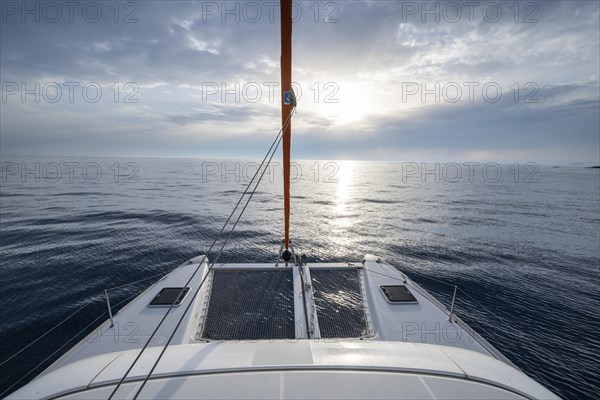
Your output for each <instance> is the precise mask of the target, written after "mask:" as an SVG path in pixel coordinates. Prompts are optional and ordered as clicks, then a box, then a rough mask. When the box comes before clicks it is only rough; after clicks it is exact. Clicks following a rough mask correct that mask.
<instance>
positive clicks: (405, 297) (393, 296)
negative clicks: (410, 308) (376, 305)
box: [379, 285, 418, 303]
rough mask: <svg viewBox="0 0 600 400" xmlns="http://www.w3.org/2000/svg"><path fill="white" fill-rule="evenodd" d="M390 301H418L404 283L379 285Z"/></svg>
mask: <svg viewBox="0 0 600 400" xmlns="http://www.w3.org/2000/svg"><path fill="white" fill-rule="evenodd" d="M379 287H380V288H381V291H382V292H383V294H384V296H385V298H386V299H387V301H389V302H390V303H418V301H417V299H416V298H415V296H413V294H412V293H411V292H410V290H408V288H407V287H406V286H404V285H386V286H379Z"/></svg>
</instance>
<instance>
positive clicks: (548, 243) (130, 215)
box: [0, 157, 600, 399]
mask: <svg viewBox="0 0 600 400" xmlns="http://www.w3.org/2000/svg"><path fill="white" fill-rule="evenodd" d="M223 162H224V161H223ZM223 162H222V161H203V160H194V159H133V158H132V159H127V158H115V159H109V158H45V157H44V158H43V157H20V158H12V157H3V158H2V181H1V190H0V202H1V204H0V212H1V225H0V245H1V262H2V267H1V273H0V283H1V285H0V301H1V304H2V307H1V309H0V313H1V341H0V352H1V356H0V362H4V361H5V360H7V359H8V358H9V357H10V356H11V355H13V354H15V353H16V352H17V351H18V350H19V349H21V348H22V347H24V346H25V345H27V344H28V343H30V342H31V341H32V340H34V339H35V338H37V337H39V336H40V335H42V334H44V333H45V332H46V331H47V330H48V329H50V328H52V327H53V326H55V325H56V324H57V323H59V322H60V321H62V320H63V319H64V318H66V317H67V316H69V315H70V314H71V313H73V312H75V311H76V310H77V309H79V308H80V307H82V306H83V305H85V304H86V303H87V302H89V301H92V302H91V304H89V305H88V306H87V307H85V308H84V309H83V310H82V311H81V312H79V313H77V314H76V315H75V316H74V317H73V318H71V319H70V320H68V321H67V322H66V323H64V324H62V325H60V327H59V328H58V329H56V330H55V331H54V332H52V333H51V334H48V335H47V336H46V337H44V338H43V339H41V340H40V341H39V342H38V343H36V344H35V345H33V346H31V347H30V348H28V349H27V350H25V351H24V352H22V353H20V354H19V355H17V356H16V357H14V358H12V359H10V360H8V361H7V362H5V363H4V364H3V365H1V366H0V392H2V391H4V390H6V389H7V388H9V387H10V386H11V385H12V384H13V383H14V382H16V381H17V380H19V379H21V378H22V377H24V376H25V379H23V380H22V381H21V382H20V383H19V384H18V385H17V386H15V387H13V388H12V389H11V391H12V390H14V389H16V388H17V387H18V386H21V385H22V384H24V383H25V382H26V381H28V380H30V379H31V378H33V377H34V376H35V375H37V374H38V373H39V372H41V371H42V369H43V368H44V367H45V366H47V365H49V363H50V362H51V361H53V360H54V359H56V358H57V357H58V356H60V355H61V354H62V353H63V352H65V351H66V350H67V349H68V348H70V347H71V346H72V345H74V344H75V343H76V341H77V340H79V339H81V338H82V337H83V334H84V333H88V332H91V331H92V330H93V328H94V327H95V326H97V325H99V324H100V323H101V322H102V321H103V320H105V319H106V318H107V316H106V314H104V315H103V313H105V311H106V305H105V303H104V298H103V292H104V289H106V288H111V287H116V286H120V285H123V284H127V283H130V282H133V281H137V280H140V279H144V278H148V277H151V276H153V275H156V274H160V273H166V272H168V271H170V270H171V269H173V268H175V267H177V266H178V265H179V264H181V263H182V262H183V261H185V260H187V259H189V258H191V257H193V256H196V255H198V254H200V253H202V252H204V251H206V250H207V249H208V246H209V245H210V243H211V242H212V240H213V239H214V237H215V235H216V234H217V233H218V231H219V229H220V228H221V226H222V224H223V223H224V221H225V219H226V218H227V216H228V214H229V212H230V211H231V209H232V208H233V206H234V205H235V203H236V202H237V200H238V198H239V196H240V194H241V192H242V191H243V189H244V187H245V185H246V184H247V182H248V180H249V178H250V177H251V174H252V173H253V172H254V169H255V166H256V164H255V163H253V162H242V161H240V162H239V163H237V162H236V161H232V160H228V161H226V162H225V164H223ZM279 163H280V162H279ZM279 165H280V164H279ZM459 168H460V170H459ZM427 171H429V172H428V173H427V174H426V173H425V172H426V171H424V168H423V166H422V165H420V164H413V163H374V162H348V161H346V162H345V161H336V162H326V161H318V162H316V161H304V162H300V163H298V164H296V166H295V168H293V169H292V175H293V177H295V179H294V180H295V182H294V183H293V184H292V195H293V198H292V238H293V241H294V243H295V247H296V250H297V251H300V252H304V253H306V254H307V256H308V260H309V262H310V261H313V262H314V261H320V262H333V261H360V260H362V256H363V255H364V254H365V253H371V254H377V255H380V256H382V257H384V258H386V259H387V260H389V261H390V262H391V263H393V264H395V265H397V266H398V267H400V268H402V270H403V271H404V272H406V273H407V274H408V275H409V276H411V277H412V278H414V279H415V280H416V281H417V282H419V283H420V284H422V285H423V286H424V287H425V288H426V289H428V290H429V291H430V292H432V293H433V294H434V295H435V296H436V297H437V298H438V299H439V300H440V301H442V302H443V303H444V304H446V305H448V304H449V303H450V301H451V295H452V287H451V286H450V285H454V284H456V285H458V287H459V288H460V291H459V292H458V296H457V303H456V306H455V309H456V310H457V313H458V314H459V316H460V317H461V318H463V319H464V320H465V321H466V322H467V323H469V324H470V325H471V326H472V327H473V328H474V329H475V330H476V331H478V332H479V333H480V334H481V335H482V336H484V337H485V338H486V339H488V340H489V341H490V342H491V343H492V344H493V345H494V346H496V347H497V348H498V349H499V350H500V351H502V352H503V353H504V354H505V355H506V356H507V357H508V358H509V359H511V360H512V361H513V362H514V363H515V364H516V365H517V366H518V367H520V368H521V369H523V370H524V371H525V372H526V373H527V374H529V375H530V376H531V377H533V378H534V379H536V380H538V381H539V382H541V383H542V384H544V385H545V386H547V387H548V388H549V389H551V390H553V391H554V392H555V393H557V394H558V395H560V396H562V397H564V398H568V399H583V398H589V399H592V398H600V388H599V385H598V377H599V376H600V361H599V358H598V354H600V335H599V333H598V332H600V320H599V315H598V310H600V304H599V303H600V300H599V292H600V289H599V265H600V170H598V169H585V168H583V167H582V166H571V167H561V168H552V167H551V166H539V167H536V166H535V165H525V164H521V165H508V164H507V165H504V164H503V165H497V164H487V165H486V164H481V165H478V166H471V167H469V166H466V165H464V164H441V165H439V166H436V165H435V164H428V165H427ZM460 173H462V176H461V175H459V174H460ZM281 186H282V183H281V177H280V168H279V167H275V168H273V169H272V170H271V171H270V172H269V173H268V174H267V175H265V178H264V181H263V183H262V184H261V186H260V187H259V191H258V192H257V193H256V194H255V196H254V198H253V201H252V203H251V205H250V206H249V207H248V209H247V211H246V213H245V214H244V218H243V219H242V222H240V225H238V228H237V230H236V232H234V235H233V236H232V239H231V241H230V244H229V245H228V246H227V247H226V249H225V252H224V254H223V255H222V256H221V261H226V262H271V261H274V260H275V257H276V255H275V254H276V252H277V250H278V248H279V243H280V241H281V239H282V235H283V226H282V219H283V218H282V216H283V203H282V195H281V192H282V190H281ZM212 255H213V256H214V254H212ZM151 282H153V280H148V281H146V282H142V283H139V284H135V285H130V286H127V287H125V288H122V289H118V290H114V291H112V292H111V302H112V303H113V304H118V303H119V302H123V304H122V305H124V304H125V303H126V300H128V299H129V298H130V297H131V296H133V295H134V294H136V293H138V292H139V291H140V290H142V289H144V288H145V287H147V286H148V285H149V284H150V283H151ZM122 305H120V306H117V307H116V308H119V307H121V306H122ZM98 317H100V319H97V318H98ZM96 319H97V320H96ZM94 320H96V321H95V322H94ZM88 324H91V325H90V327H88V328H87V329H84V328H85V327H86V326H87V325H88ZM82 329H83V332H81V333H80V334H79V335H77V334H78V332H80V331H81V330H82ZM74 335H77V336H76V337H75V338H73V340H71V341H69V338H72V337H73V336H74ZM61 346H62V347H61ZM33 368H36V369H35V370H34V371H33V372H32V373H31V374H30V375H28V376H26V374H27V373H28V372H29V371H31V370H32V369H33ZM5 394H6V393H5ZM0 397H2V396H0Z"/></svg>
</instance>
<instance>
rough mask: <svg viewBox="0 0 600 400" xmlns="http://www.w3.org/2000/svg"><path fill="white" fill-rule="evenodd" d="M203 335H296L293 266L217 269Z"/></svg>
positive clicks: (235, 337)
mask: <svg viewBox="0 0 600 400" xmlns="http://www.w3.org/2000/svg"><path fill="white" fill-rule="evenodd" d="M213 274H214V275H213V282H212V289H211V293H210V301H209V305H208V314H207V316H206V321H205V324H204V327H203V330H202V336H201V337H202V338H203V339H209V340H271V339H294V338H295V323H294V287H293V281H292V273H291V269H280V270H215V271H214V272H213Z"/></svg>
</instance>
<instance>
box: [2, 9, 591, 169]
mask: <svg viewBox="0 0 600 400" xmlns="http://www.w3.org/2000/svg"><path fill="white" fill-rule="evenodd" d="M15 4H16V3H15ZM19 4H20V3H19ZM35 4H38V7H43V6H42V5H40V4H42V3H31V2H30V3H27V7H34V6H35ZM86 4H87V3H86V2H82V3H81V6H80V7H81V8H80V9H77V10H76V12H75V13H74V18H73V20H72V21H70V20H69V18H68V15H67V13H65V10H63V15H62V18H60V19H59V20H58V21H57V22H49V21H47V19H48V18H45V17H48V15H44V13H43V11H40V15H39V16H40V17H41V19H40V21H39V22H36V21H35V16H34V15H33V16H32V15H28V16H27V18H25V19H23V17H22V15H21V14H18V13H17V14H15V15H13V14H10V13H6V12H5V13H4V14H3V18H4V19H3V21H2V23H1V25H0V29H1V35H0V36H1V37H0V45H1V47H2V52H1V54H0V67H1V80H2V83H3V102H2V104H1V105H2V109H1V111H0V116H1V120H2V122H1V124H0V128H1V137H0V142H1V144H2V153H5V154H10V153H15V154H18V153H36V154H45V153H50V152H55V153H56V152H57V153H58V154H82V155H84V154H90V155H94V154H119V155H128V154H134V153H135V154H137V155H160V156H181V155H186V156H194V155H197V156H214V157H222V156H228V155H231V154H233V153H235V154H238V155H240V156H244V157H258V156H260V155H261V154H262V150H263V149H262V148H261V147H260V145H259V142H260V140H262V139H263V138H265V139H266V138H268V137H273V136H274V135H275V134H276V132H277V130H278V126H279V124H280V112H279V108H278V107H279V105H278V99H279V96H280V92H279V89H278V87H273V86H271V85H273V84H274V83H277V82H279V79H280V77H279V65H278V59H279V51H280V43H279V21H278V9H271V8H270V6H265V5H264V4H266V3H264V4H263V3H261V2H255V3H252V2H250V3H249V2H228V3H227V5H225V3H223V2H191V1H182V2H134V3H132V4H134V5H135V7H134V6H127V7H130V8H125V4H124V3H123V4H120V6H121V8H120V9H119V13H118V15H117V14H115V12H114V10H112V9H109V7H108V6H109V5H110V4H109V3H106V4H105V3H96V4H100V6H101V7H102V18H100V19H99V20H98V21H97V22H93V23H92V22H89V21H88V20H86V18H85V16H84V15H83V14H82V12H81V10H82V9H83V8H85V7H86ZM127 4H129V3H127ZM249 4H250V5H249ZM251 4H254V7H255V8H252V7H253V6H252V5H251ZM269 4H270V3H269ZM296 4H297V9H298V10H300V13H298V11H297V13H296V16H297V17H298V20H297V22H296V23H295V24H294V39H293V40H294V42H293V46H294V61H293V63H294V80H295V81H296V82H297V83H298V85H299V87H300V88H301V90H302V99H301V101H300V103H299V104H300V107H299V109H298V115H297V116H296V117H295V120H294V122H293V126H294V152H295V154H294V156H295V157H300V158H318V157H321V158H337V157H343V158H360V159H364V158H369V157H372V158H381V157H387V158H388V159H396V158H397V156H398V155H400V154H407V155H411V156H417V155H419V156H420V157H423V158H427V159H429V158H428V156H429V155H435V154H438V155H439V156H440V157H441V156H443V157H452V155H455V156H456V157H460V156H465V157H466V156H469V155H473V154H487V155H494V154H496V155H498V157H503V156H504V157H505V156H509V155H511V154H512V155H515V156H517V155H522V154H523V152H527V154H535V156H536V157H538V160H537V161H540V162H543V161H548V162H555V161H558V160H559V159H557V157H559V156H560V154H559V152H557V151H556V149H557V148H560V147H561V146H563V147H564V146H566V145H568V146H569V149H570V150H569V151H566V150H565V156H564V158H565V160H566V159H567V158H569V157H572V155H573V154H578V156H579V158H580V159H583V160H586V161H588V162H596V163H597V162H600V160H598V158H599V157H600V155H599V154H598V147H599V146H600V144H599V140H600V139H599V138H598V129H599V127H598V119H599V113H600V106H599V98H600V95H599V85H598V70H599V67H600V66H599V59H600V54H599V48H600V42H599V32H598V25H599V14H600V12H599V6H598V3H597V2H575V3H573V2H568V1H552V2H522V3H519V4H518V7H516V8H517V9H518V13H516V14H515V10H514V9H515V7H514V4H513V3H512V2H511V3H510V4H511V5H513V8H512V9H511V8H509V7H508V5H509V4H508V3H498V2H480V5H479V6H477V8H476V9H474V10H473V12H472V15H471V14H469V10H467V9H466V8H464V6H463V8H462V9H461V13H462V14H461V17H460V18H458V20H456V21H453V22H449V21H448V20H452V19H453V18H454V19H455V17H456V15H455V14H452V13H451V11H452V10H451V9H449V8H448V5H447V4H448V3H444V2H427V3H422V2H415V3H411V2H381V1H361V2H358V1H356V2H354V1H353V2H329V3H318V7H316V6H315V3H314V2H296ZM457 4H459V5H460V4H462V3H457ZM494 4H495V5H498V4H499V5H500V6H501V7H502V10H501V11H502V15H501V17H500V18H498V20H497V21H490V20H491V19H493V18H495V17H494V15H495V14H493V13H492V11H494V9H493V7H495V6H494ZM256 5H258V7H259V9H260V16H259V15H258V14H257V13H256V11H257V9H256ZM414 5H416V7H417V10H413V9H411V8H407V7H409V6H410V7H412V6H414ZM19 7H21V5H19ZM227 7H229V8H227ZM436 7H438V8H437V11H436ZM40 10H42V8H40ZM427 10H429V11H430V12H429V13H428V12H427ZM431 10H433V12H431ZM444 10H445V11H444ZM484 10H486V11H487V12H488V14H485V11H484ZM4 11H6V10H4ZM490 17H492V18H490ZM88 19H89V18H88ZM126 20H127V21H128V22H131V23H126ZM135 20H137V22H132V21H135ZM326 21H328V22H326ZM536 21H537V22H536ZM36 82H37V83H39V84H40V90H39V92H40V93H39V94H40V96H41V101H40V102H37V103H36V102H35V101H34V97H35V96H34V95H31V94H30V95H27V96H25V101H23V100H22V97H21V93H20V92H19V93H16V94H14V95H10V94H7V91H8V90H9V89H11V88H12V87H10V88H9V87H7V86H5V85H6V84H12V83H15V84H17V85H18V87H19V90H20V89H21V84H25V88H26V89H30V90H31V88H34V87H35V83H36ZM52 82H57V83H58V84H59V85H61V86H62V88H63V97H62V99H61V100H60V101H58V102H56V103H52V102H49V101H48V99H47V97H48V96H45V95H49V94H52V93H54V92H53V91H52V89H50V90H49V91H48V92H44V89H43V88H44V87H46V86H45V85H47V84H50V83H52ZM66 82H67V83H68V82H77V83H79V86H78V87H77V89H76V90H75V92H74V100H73V101H72V102H70V101H69V100H68V96H67V91H66V87H65V86H64V83H66ZM473 82H475V83H477V86H476V90H475V92H474V99H473V101H470V99H468V98H467V97H468V96H467V93H468V85H469V84H471V83H473ZM90 83H94V84H96V85H98V86H99V87H101V89H102V98H101V100H100V101H98V102H88V101H86V99H85V98H84V97H85V95H84V94H83V93H82V87H83V86H84V85H86V84H90ZM115 83H116V84H117V85H116V86H114V85H115ZM127 83H132V84H133V85H130V86H127V87H125V85H126V84H127ZM236 83H238V84H239V89H236ZM207 84H210V85H213V84H215V85H217V86H218V91H217V92H214V91H212V89H213V88H214V86H208V87H207ZM407 84H416V85H417V87H418V89H419V92H418V93H416V94H415V95H410V96H407V92H406V90H407V86H406V85H407ZM486 84H495V85H497V87H499V88H501V90H502V97H501V99H500V100H498V101H497V102H490V101H488V99H486V98H485V94H483V93H482V91H481V90H482V89H483V88H484V87H486ZM223 85H224V86H223ZM436 85H439V89H438V88H437V86H436ZM453 86H458V87H460V88H461V89H462V90H463V93H462V97H461V99H460V100H459V101H457V102H456V103H454V102H451V101H449V100H448V93H449V92H444V90H447V89H448V88H450V89H452V87H453ZM256 87H259V88H260V91H261V93H260V96H258V98H255V97H256V96H255V95H256V92H255V90H256ZM223 89H224V90H225V95H224V96H222V94H223ZM423 89H424V90H433V91H434V92H437V93H433V94H429V95H426V96H425V98H424V99H423V97H422V94H423ZM492 89H493V88H492ZM228 90H229V92H227V91H228ZM232 90H233V91H236V92H237V94H231V91H232ZM490 90H491V89H490ZM244 91H245V92H244ZM227 93H229V94H227ZM128 96H129V97H128ZM252 96H254V97H252ZM436 96H437V97H439V98H440V99H439V101H436ZM126 98H127V99H128V100H137V102H126V101H125V99H126ZM531 99H534V100H537V102H534V103H530V102H526V101H525V100H531ZM4 100H5V101H4ZM223 100H224V101H223ZM330 100H334V102H332V101H330ZM335 101H337V102H335ZM257 138H259V139H260V140H258V141H257V140H256V139H257ZM228 140H231V142H230V143H229V145H226V143H227V141H228ZM265 142H267V141H266V140H265ZM140 152H142V153H143V154H141V153H140ZM494 157H495V156H494ZM560 160H562V158H561V159H560ZM576 161H579V160H576Z"/></svg>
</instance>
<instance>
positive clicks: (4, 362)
mask: <svg viewBox="0 0 600 400" xmlns="http://www.w3.org/2000/svg"><path fill="white" fill-rule="evenodd" d="M97 297H100V294H97V295H95V296H93V297H92V298H91V300H89V301H88V302H87V303H85V304H84V305H83V306H81V307H80V308H78V309H77V310H76V311H74V312H73V313H71V315H69V316H68V317H67V318H65V319H63V320H62V321H60V322H59V323H58V324H56V325H54V326H53V327H52V328H50V329H48V330H47V331H46V333H44V334H43V335H42V336H39V337H38V338H37V339H35V340H34V341H33V342H31V343H29V344H28V345H27V346H25V347H23V348H22V349H21V350H19V351H17V352H16V353H15V354H13V355H12V356H10V357H8V358H7V359H6V360H4V361H2V362H0V366H2V365H4V364H6V363H7V362H9V361H10V360H12V359H13V358H15V357H16V356H18V355H19V354H21V353H22V352H24V351H25V350H27V349H28V348H29V347H31V346H33V345H34V344H36V343H37V342H39V341H40V340H41V339H42V338H43V337H45V336H47V335H48V334H49V333H50V332H53V331H54V330H55V329H56V328H58V327H59V326H61V325H62V324H64V323H65V322H67V321H68V320H69V319H71V317H73V316H74V315H75V314H77V313H78V312H79V311H81V310H83V309H84V308H86V307H87V306H89V305H90V304H92V303H93V302H94V301H96V300H97V299H96V298H97Z"/></svg>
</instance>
